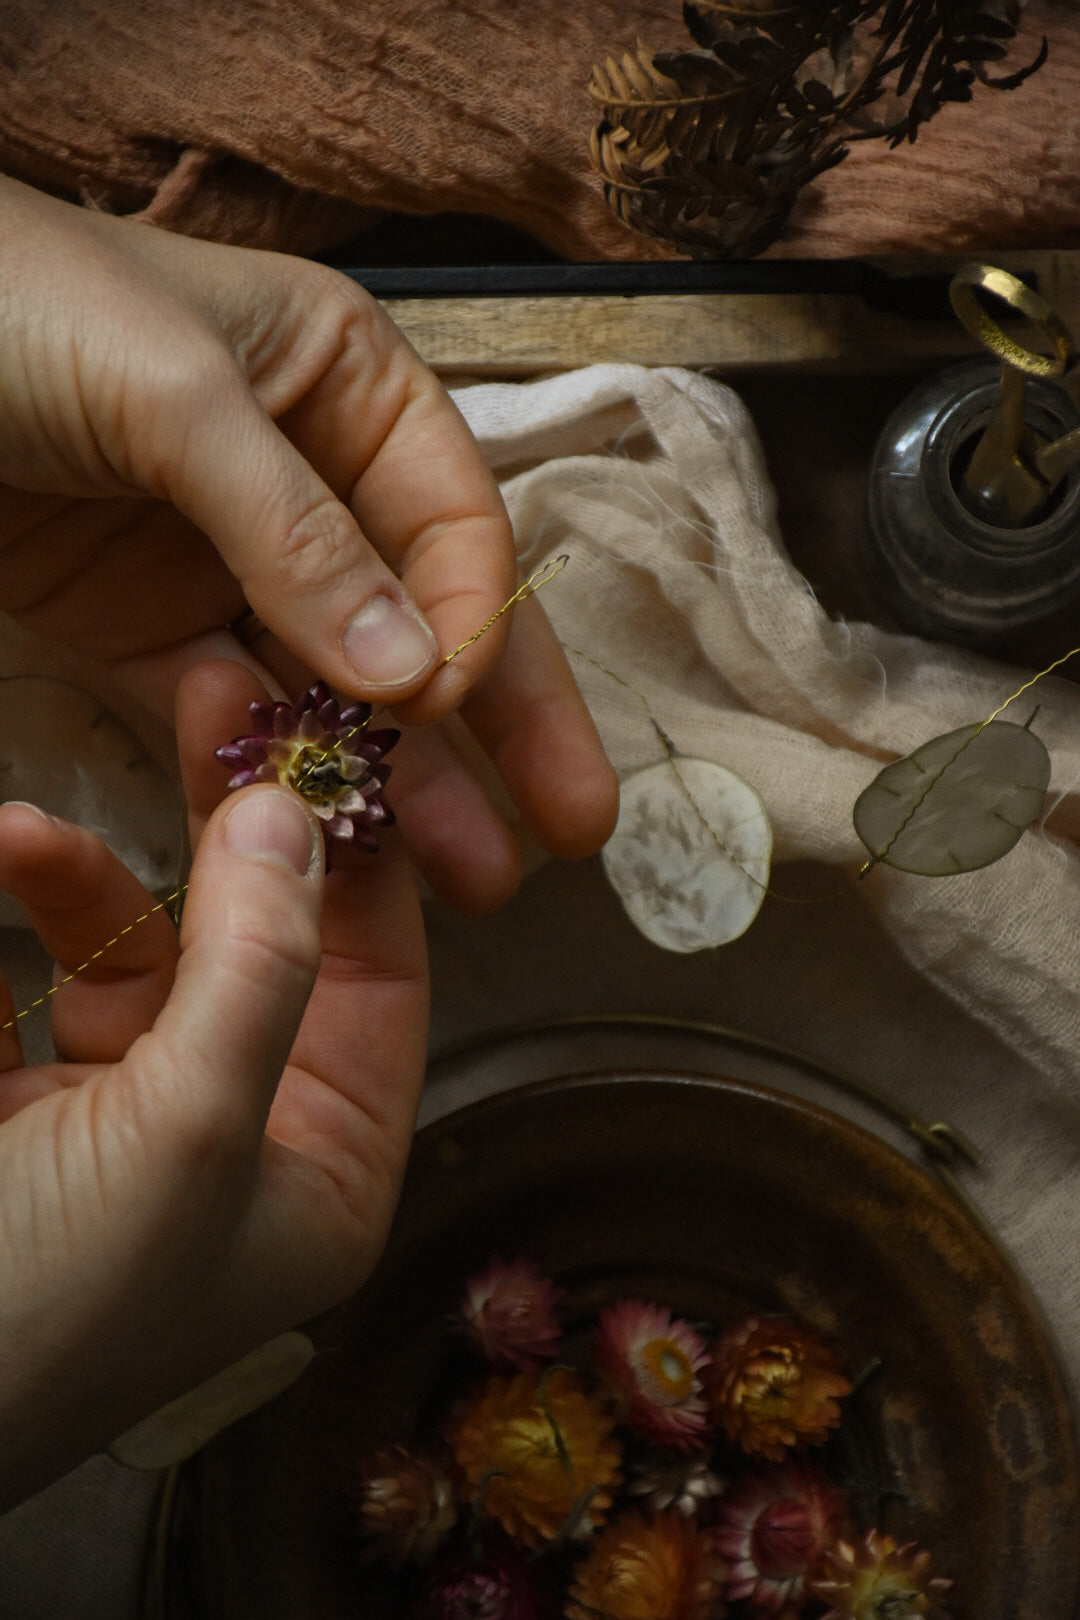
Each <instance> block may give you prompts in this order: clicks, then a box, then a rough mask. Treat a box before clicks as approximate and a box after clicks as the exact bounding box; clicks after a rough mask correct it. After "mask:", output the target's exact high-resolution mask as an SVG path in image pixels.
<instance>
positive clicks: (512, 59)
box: [0, 0, 1080, 258]
mask: <svg viewBox="0 0 1080 1620" xmlns="http://www.w3.org/2000/svg"><path fill="white" fill-rule="evenodd" d="M1043 31H1046V32H1048V33H1049V34H1050V35H1051V39H1052V49H1051V56H1050V61H1049V63H1048V64H1047V66H1046V67H1045V68H1044V69H1043V70H1042V71H1041V72H1040V73H1039V74H1037V75H1036V77H1035V78H1034V79H1032V80H1031V81H1030V82H1029V83H1028V84H1026V85H1025V86H1024V87H1023V88H1022V89H1021V90H1019V91H1018V92H1016V93H1015V95H1004V94H1000V93H999V94H995V93H994V92H992V91H989V90H985V89H982V88H980V89H979V90H978V91H977V94H976V100H975V102H974V104H973V105H972V106H970V107H954V108H949V109H946V111H945V112H943V113H942V114H941V115H940V117H939V118H938V119H937V120H935V122H934V123H933V124H932V125H931V126H930V127H929V128H928V129H927V130H926V131H925V132H924V134H923V135H922V136H921V137H920V139H919V141H918V143H917V145H916V146H915V148H914V149H909V148H905V149H901V150H899V151H897V152H894V153H890V152H888V151H886V150H885V149H883V148H882V147H881V146H880V144H879V143H871V144H868V145H864V146H862V147H861V148H859V149H857V150H856V152H855V153H854V154H853V156H852V157H851V158H850V159H849V160H848V161H847V162H846V163H845V164H843V165H842V166H841V167H840V168H839V169H837V170H835V171H833V172H832V173H830V174H828V175H826V176H825V177H824V178H823V179H822V180H821V181H820V182H819V183H818V185H816V186H815V187H814V188H813V192H812V193H811V194H810V195H808V196H807V197H806V200H805V203H804V204H803V205H802V206H801V207H800V211H799V216H798V219H797V221H796V222H795V223H794V224H793V227H792V229H791V231H790V232H789V234H788V236H787V238H786V239H785V241H784V243H783V244H782V245H781V247H780V249H779V251H781V252H785V253H797V254H843V253H851V252H872V251H873V252H877V251H886V250H889V249H896V248H905V249H929V250H934V249H944V248H949V247H954V246H974V245H986V246H991V245H993V246H1007V245H1010V244H1029V243H1033V242H1039V243H1042V244H1046V245H1051V244H1061V245H1064V244H1067V243H1071V242H1073V241H1075V240H1077V239H1078V236H1080V231H1078V220H1080V113H1078V111H1077V108H1078V106H1080V96H1078V95H1077V89H1076V87H1077V86H1078V85H1080V26H1078V19H1077V16H1076V12H1075V9H1074V5H1073V3H1072V0H1032V3H1031V5H1030V7H1029V9H1028V12H1027V14H1026V21H1025V26H1024V33H1025V38H1026V40H1028V41H1029V42H1030V41H1035V42H1037V40H1038V37H1039V36H1040V35H1041V33H1042V32H1043ZM639 35H640V36H641V37H643V38H644V39H645V40H646V42H647V43H648V44H649V46H650V47H652V48H653V49H660V48H665V47H669V46H672V45H676V44H685V43H686V40H687V36H686V33H685V30H684V28H683V25H682V21H681V15H680V5H679V0H623V3H618V0H589V3H588V4H586V5H581V4H566V3H565V0H427V3H426V4H420V3H419V0H0V170H3V171H5V172H7V173H10V174H13V175H16V176H18V177H20V178H23V179H26V180H28V181H31V182H32V183H35V184H38V185H42V186H46V187H49V188H51V189H55V190H58V191H60V192H62V193H65V194H67V195H71V196H75V197H79V198H82V199H83V200H84V201H86V202H88V203H89V204H91V205H93V206H98V207H101V208H105V209H108V210H110V211H113V212H118V213H141V214H143V215H144V217H146V218H149V219H152V220H154V221H155V222H157V223H159V224H161V225H165V226H168V227H170V228H172V229H175V230H180V231H184V232H187V233H189V234H193V235H201V236H208V237H212V238H216V239H218V240H222V241H241V242H247V243H250V244H253V245H260V246H269V247H283V248H290V249H293V250H297V251H310V250H313V249H315V248H318V247H322V246H328V245H330V244H331V243H333V242H335V241H341V240H343V239H345V238H347V237H349V236H351V235H353V234H355V233H356V232H357V231H358V230H359V229H360V228H361V227H362V226H363V225H364V224H365V223H367V222H369V221H370V220H371V219H372V217H373V216H374V215H375V214H377V213H379V212H381V211H383V210H386V209H404V210H407V211H412V212H418V213H434V212H438V211H442V210H448V209H449V210H456V211H470V212H478V213H484V214H488V215H490V216H492V217H495V218H497V219H501V220H505V221H508V222H511V223H513V224H516V225H519V226H522V227H524V228H525V229H527V230H529V231H531V232H532V233H533V234H534V235H535V236H537V237H539V238H540V239H541V240H542V241H544V242H546V243H548V244H549V245H550V246H551V247H553V248H555V249H557V250H558V251H559V252H561V253H563V254H566V255H567V256H569V257H572V258H598V257H614V258H625V257H632V256H645V257H647V256H655V255H656V254H658V253H663V252H664V251H665V250H664V249H663V248H662V247H661V246H659V245H658V244H655V243H651V242H649V241H648V240H647V239H645V238H642V237H639V236H636V235H635V234H633V233H632V232H630V231H628V230H626V229H625V228H624V227H623V226H621V225H619V224H618V223H617V221H616V220H615V219H614V218H613V217H612V215H611V214H610V212H609V211H608V209H607V206H606V204H605V203H604V201H603V197H602V195H601V191H600V187H599V184H598V183H597V181H596V179H595V177H594V176H593V174H592V173H591V170H590V167H589V160H588V137H589V131H590V128H591V126H592V124H593V122H594V121H595V109H594V108H593V105H592V103H591V101H590V99H589V97H588V95H587V93H586V89H585V86H586V84H587V82H588V77H589V73H590V69H591V66H592V64H593V62H594V61H596V60H598V59H601V58H603V57H604V56H605V55H606V54H608V53H609V52H610V53H613V54H620V53H621V52H622V50H623V49H624V48H626V47H627V46H630V45H632V44H633V42H634V40H635V38H636V37H637V36H639ZM1025 49H1026V46H1025V45H1021V46H1020V47H1019V48H1018V50H1017V52H1016V60H1017V61H1019V60H1021V59H1022V58H1023V53H1024V50H1025Z"/></svg>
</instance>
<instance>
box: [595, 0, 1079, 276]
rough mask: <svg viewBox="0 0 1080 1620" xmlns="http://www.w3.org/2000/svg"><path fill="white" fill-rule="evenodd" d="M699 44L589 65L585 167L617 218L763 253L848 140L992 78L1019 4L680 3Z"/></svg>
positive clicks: (929, 109)
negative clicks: (590, 109)
mask: <svg viewBox="0 0 1080 1620" xmlns="http://www.w3.org/2000/svg"><path fill="white" fill-rule="evenodd" d="M683 17H684V20H685V22H686V25H687V28H688V30H689V32H690V35H691V38H692V40H693V42H694V44H695V45H696V46H697V49H695V50H685V51H674V52H666V53H662V54H659V55H655V56H654V55H652V54H651V53H650V51H649V49H648V47H647V46H646V45H645V44H643V43H642V41H640V40H639V41H638V42H637V44H636V46H635V48H634V49H633V50H628V51H626V52H624V54H623V56H622V57H621V59H620V60H618V61H616V60H615V58H614V57H610V56H609V57H608V58H607V61H606V63H605V64H604V66H603V67H596V68H594V69H593V75H592V79H591V81H590V84H589V90H590V93H591V95H592V96H593V99H594V100H595V101H596V102H597V104H598V105H599V106H600V108H601V110H602V114H603V117H602V119H601V122H600V123H599V125H598V126H597V127H596V130H595V131H594V134H593V140H592V161H593V166H594V168H595V169H596V170H597V173H598V174H599V175H600V177H601V179H602V180H603V183H604V190H605V195H606V197H607V200H608V203H609V205H610V206H611V208H612V209H613V210H614V212H615V213H616V214H617V215H618V217H619V218H620V219H622V220H623V221H624V222H625V223H626V224H629V225H632V226H633V228H634V229H636V230H640V231H643V232H645V233H647V234H649V235H654V236H661V237H664V238H666V239H667V240H669V241H672V242H675V243H676V244H677V245H678V246H680V247H682V248H684V249H685V250H686V251H687V252H689V253H692V254H695V255H697V256H706V257H715V256H721V257H726V256H729V255H734V254H747V253H756V252H760V251H761V249H762V248H763V247H766V246H767V245H768V243H769V242H770V241H772V240H774V239H775V237H776V236H777V235H778V234H779V232H780V231H781V230H782V229H783V227H784V224H785V223H786V221H787V219H788V216H789V215H790V213H791V209H792V207H793V206H794V203H795V200H796V198H797V196H798V193H799V191H800V190H801V189H802V187H803V186H805V185H806V184H808V182H809V181H810V180H811V179H813V178H814V176H815V175H818V174H820V173H821V172H822V171H823V170H824V169H826V168H829V167H831V166H832V165H833V164H835V163H839V162H840V161H842V159H843V158H844V157H845V156H846V155H847V151H848V146H849V143H850V142H852V141H856V140H867V139H871V138H881V139H885V140H888V141H889V142H890V143H891V144H892V145H894V146H895V145H898V144H899V143H900V142H902V141H913V140H914V139H915V138H916V135H917V134H918V131H919V129H920V127H921V126H922V125H923V124H924V123H925V122H926V121H927V119H929V118H932V117H933V116H934V115H935V114H936V113H937V112H939V111H940V109H941V108H942V107H943V106H944V105H945V104H946V103H947V102H950V101H968V100H970V99H971V95H972V87H973V85H974V83H975V81H976V79H979V80H982V81H983V82H984V83H986V84H989V85H993V86H995V87H997V88H999V89H1003V90H1006V89H1008V90H1011V89H1015V88H1016V87H1017V86H1018V85H1020V84H1021V83H1022V82H1023V81H1024V79H1026V78H1027V77H1028V76H1029V75H1030V74H1031V73H1033V72H1035V70H1036V69H1037V68H1038V67H1040V66H1041V65H1042V63H1043V61H1045V59H1046V54H1047V43H1046V41H1045V40H1044V41H1043V44H1042V49H1041V50H1040V52H1039V53H1038V55H1037V56H1036V58H1035V59H1034V61H1032V62H1029V63H1027V64H1026V65H1025V66H1023V67H1021V68H1020V69H1018V70H1017V71H1015V72H1012V73H1008V74H1005V75H999V76H997V77H991V75H990V73H989V71H988V64H991V63H997V62H1001V61H1004V60H1005V58H1006V57H1007V55H1008V54H1009V51H1010V48H1011V46H1012V45H1013V43H1014V42H1015V38H1016V30H1017V26H1018V22H1019V4H1018V0H684V5H683Z"/></svg>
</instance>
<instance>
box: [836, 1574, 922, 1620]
mask: <svg viewBox="0 0 1080 1620" xmlns="http://www.w3.org/2000/svg"><path fill="white" fill-rule="evenodd" d="M852 1602H853V1607H852V1614H853V1615H855V1617H856V1620H920V1617H921V1616H922V1615H925V1614H926V1612H927V1609H928V1608H929V1606H930V1600H929V1598H928V1597H927V1595H926V1593H925V1592H919V1591H916V1590H914V1589H913V1588H912V1586H911V1584H910V1582H908V1581H905V1580H903V1579H898V1578H897V1577H896V1576H895V1575H892V1574H890V1573H888V1572H887V1571H881V1570H867V1571H865V1572H864V1573H863V1574H862V1575H860V1576H857V1577H856V1579H855V1582H854V1583H853V1587H852Z"/></svg>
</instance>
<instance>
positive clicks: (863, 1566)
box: [810, 1530, 952, 1620]
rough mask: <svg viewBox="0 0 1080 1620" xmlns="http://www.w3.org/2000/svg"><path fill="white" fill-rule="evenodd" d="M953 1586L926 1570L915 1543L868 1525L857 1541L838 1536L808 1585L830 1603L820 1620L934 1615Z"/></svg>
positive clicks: (903, 1619)
mask: <svg viewBox="0 0 1080 1620" xmlns="http://www.w3.org/2000/svg"><path fill="white" fill-rule="evenodd" d="M951 1585H952V1582H951V1581H947V1580H945V1579H943V1577H942V1576H940V1575H931V1573H930V1554H929V1553H928V1552H922V1551H920V1550H919V1548H918V1547H916V1545H915V1543H914V1542H908V1544H907V1546H905V1547H899V1546H897V1544H896V1542H895V1541H894V1540H893V1538H892V1536H885V1535H882V1533H881V1531H880V1530H868V1531H867V1533H866V1535H865V1536H864V1537H863V1539H862V1541H861V1542H859V1543H858V1544H857V1545H856V1546H852V1545H851V1543H850V1542H847V1541H839V1542H837V1544H836V1546H835V1547H833V1548H832V1550H831V1551H830V1552H828V1553H826V1555H825V1560H824V1564H823V1566H822V1572H821V1574H820V1575H819V1576H818V1578H817V1580H815V1581H812V1582H811V1585H810V1590H811V1591H812V1592H813V1594H814V1596H815V1597H816V1598H820V1599H821V1601H822V1602H823V1603H827V1604H829V1612H828V1614H826V1615H825V1616H824V1617H823V1620H924V1617H925V1620H935V1617H940V1616H943V1615H944V1613H945V1610H944V1609H943V1608H942V1606H941V1599H942V1597H943V1596H944V1594H945V1593H946V1592H947V1591H948V1590H949V1587H950V1586H951Z"/></svg>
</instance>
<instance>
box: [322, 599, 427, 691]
mask: <svg viewBox="0 0 1080 1620" xmlns="http://www.w3.org/2000/svg"><path fill="white" fill-rule="evenodd" d="M343 645H344V648H345V656H346V658H347V659H348V660H349V663H350V664H351V665H352V667H353V669H354V670H355V671H356V673H357V675H358V676H359V678H360V679H361V680H362V681H364V682H366V683H367V684H368V685H370V686H404V685H405V683H406V682H407V681H414V680H415V679H416V677H417V676H418V675H422V674H423V673H424V671H425V670H426V669H430V667H431V665H432V664H433V663H434V662H435V655H436V653H437V652H438V644H437V642H436V640H435V636H434V633H433V631H432V629H431V626H430V625H429V624H428V623H427V621H426V619H424V618H423V617H422V616H421V614H420V612H419V610H418V609H417V608H415V607H413V606H412V604H411V603H409V604H405V603H401V602H396V601H395V600H394V598H393V597H392V596H383V595H380V596H373V597H372V598H371V601H370V602H368V603H367V604H366V605H365V606H364V607H362V608H361V609H360V612H359V613H358V614H357V615H356V618H355V619H353V621H352V623H351V624H349V625H348V626H347V627H346V630H345V635H344V638H343Z"/></svg>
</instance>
